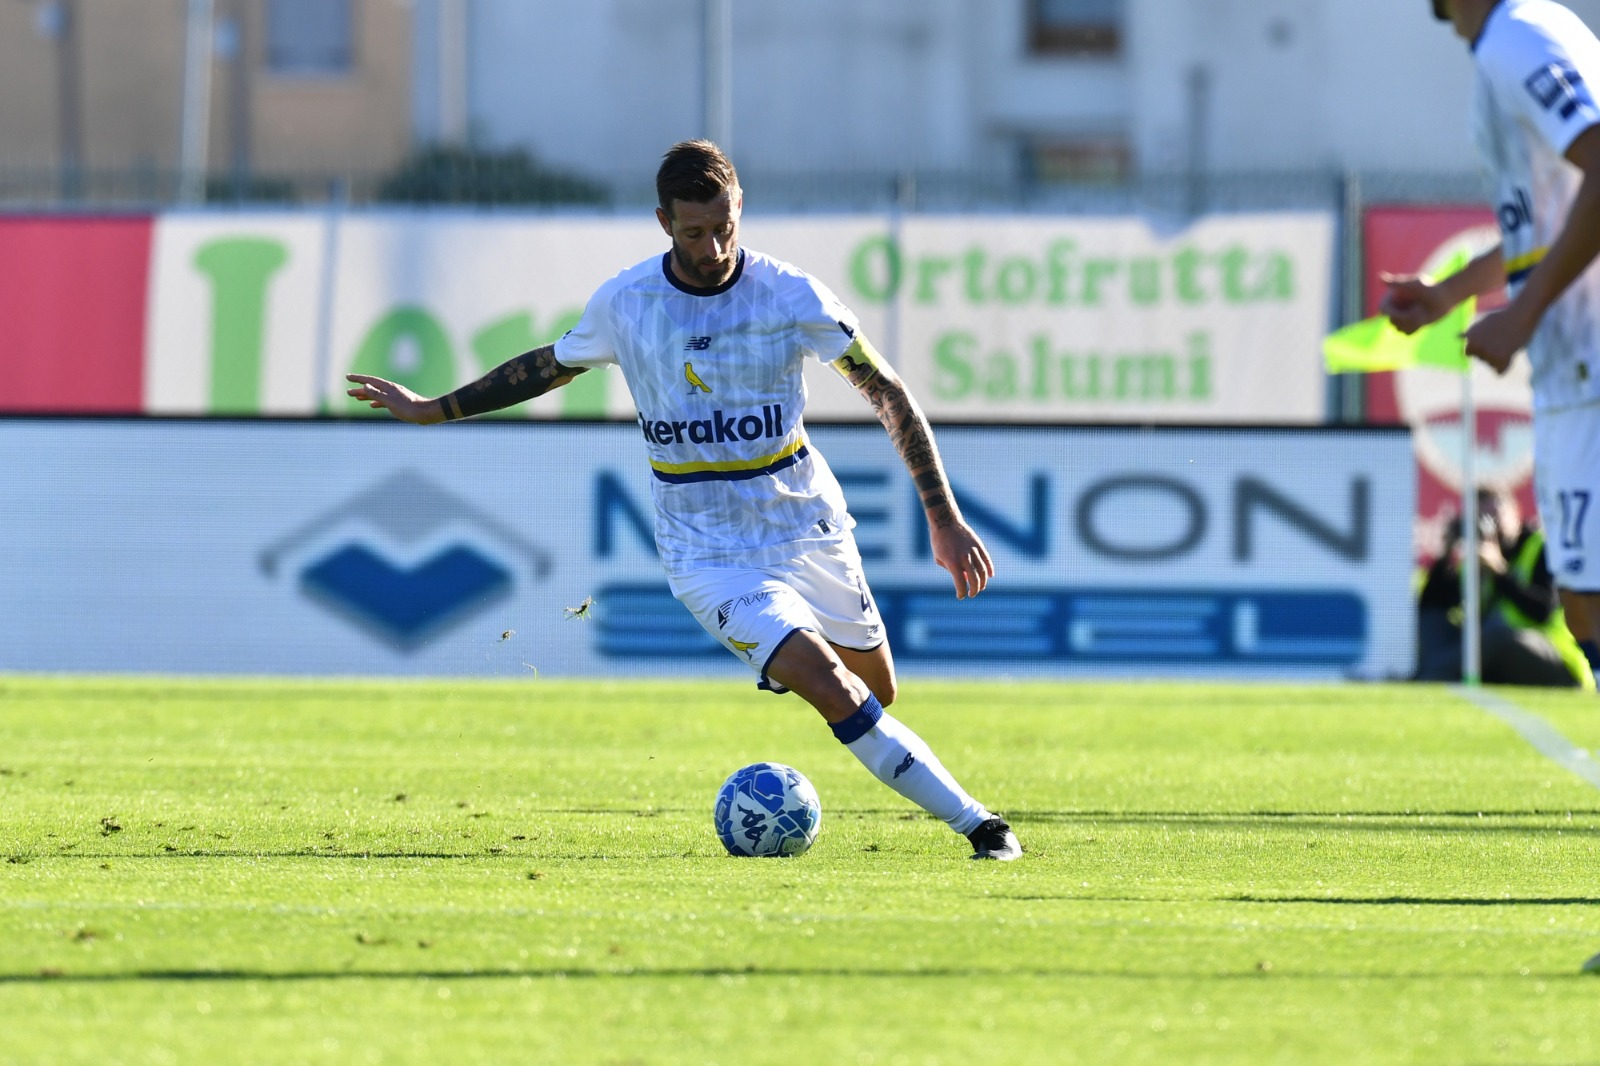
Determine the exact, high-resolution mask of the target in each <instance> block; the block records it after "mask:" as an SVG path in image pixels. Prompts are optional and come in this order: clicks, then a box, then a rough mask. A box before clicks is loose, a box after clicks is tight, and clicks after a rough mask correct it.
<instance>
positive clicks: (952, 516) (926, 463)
mask: <svg viewBox="0 0 1600 1066" xmlns="http://www.w3.org/2000/svg"><path fill="white" fill-rule="evenodd" d="M833 368H834V370H836V371H838V372H839V374H840V375H841V376H842V377H843V378H844V379H845V380H846V381H848V382H849V383H850V384H851V385H853V386H855V388H856V391H857V392H859V393H861V395H863V396H865V397H866V398H867V402H868V403H870V404H872V410H873V411H874V412H876V414H877V416H878V421H879V422H882V423H883V428H884V429H886V430H888V431H889V440H890V442H891V443H893V444H894V448H895V451H897V452H899V453H900V458H901V460H902V461H903V462H904V463H905V464H906V469H907V470H908V471H910V472H911V480H912V483H913V484H915V485H916V487H917V495H918V496H919V497H920V498H921V500H922V509H923V510H924V511H925V512H926V513H927V515H928V524H929V525H930V526H945V525H949V524H951V523H952V522H955V521H958V520H959V519H960V517H961V511H960V509H959V508H957V507H956V498H955V493H954V492H952V491H951V489H950V481H949V479H948V478H947V477H945V473H944V463H943V462H942V461H941V460H940V459H939V449H938V448H937V447H936V446H935V445H934V443H933V429H932V428H931V427H930V426H929V425H928V419H927V418H926V417H925V416H924V415H923V413H922V409H921V408H920V407H918V406H917V401H916V400H915V399H913V398H912V396H911V393H910V392H909V391H908V390H907V389H906V385H905V382H903V381H901V380H900V375H899V374H897V373H895V371H894V368H893V367H891V366H890V365H889V364H888V363H886V362H884V361H883V357H882V356H880V355H879V354H878V353H877V351H876V350H875V349H874V348H873V347H872V345H871V344H869V343H867V340H866V338H865V337H863V336H861V335H860V334H857V335H856V338H855V342H854V343H852V344H851V345H850V347H849V349H848V350H847V351H846V352H845V353H844V354H843V355H841V356H840V357H839V358H838V359H835V360H834V361H833Z"/></svg>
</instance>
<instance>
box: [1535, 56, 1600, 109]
mask: <svg viewBox="0 0 1600 1066" xmlns="http://www.w3.org/2000/svg"><path fill="white" fill-rule="evenodd" d="M1523 84H1524V85H1526V86H1527V87H1528V92H1530V93H1532V94H1533V98H1534V99H1535V100H1537V101H1538V102H1539V106H1540V107H1542V108H1544V109H1545V110H1546V111H1555V112H1556V113H1557V114H1558V115H1560V116H1561V117H1562V118H1563V119H1568V118H1571V117H1572V116H1573V115H1574V114H1576V113H1577V110H1578V108H1580V107H1582V106H1583V105H1584V104H1589V105H1590V106H1593V104H1594V101H1593V100H1591V99H1590V98H1589V90H1588V89H1587V88H1586V87H1585V86H1584V84H1583V76H1582V75H1580V74H1579V73H1578V72H1577V71H1576V70H1574V69H1573V68H1571V67H1569V66H1566V65H1564V64H1561V63H1551V64H1550V65H1549V66H1547V67H1543V68H1541V69H1540V70H1537V71H1535V72H1534V73H1533V74H1532V75H1531V76H1530V77H1529V78H1528V79H1527V80H1526V81H1525V82H1523Z"/></svg>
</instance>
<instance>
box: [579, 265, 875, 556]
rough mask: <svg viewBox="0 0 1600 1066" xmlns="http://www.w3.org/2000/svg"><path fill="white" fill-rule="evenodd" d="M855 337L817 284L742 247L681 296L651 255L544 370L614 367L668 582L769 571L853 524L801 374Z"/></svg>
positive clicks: (606, 293)
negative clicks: (817, 434) (639, 448)
mask: <svg viewBox="0 0 1600 1066" xmlns="http://www.w3.org/2000/svg"><path fill="white" fill-rule="evenodd" d="M669 254H670V253H669ZM856 328H857V327H856V318H855V316H854V315H853V314H851V313H850V311H849V310H848V309H846V308H845V306H844V305H843V304H842V303H840V302H839V300H838V299H837V298H836V297H835V296H834V295H833V293H831V292H829V291H828V289H827V288H826V286H824V285H823V284H822V283H821V282H819V281H817V280H816V279H815V278H812V277H811V276H809V275H807V274H805V273H804V272H802V271H800V270H797V269H796V268H794V267H792V266H790V265H789V264H787V263H783V262H780V261H778V260H776V259H773V258H771V257H769V256H765V255H762V254H761V253H759V252H754V251H750V250H748V249H741V250H740V253H739V262H738V265H737V266H736V267H735V269H734V272H733V276H732V277H731V278H730V279H729V280H728V281H727V282H726V283H724V284H723V285H721V286H719V287H718V288H716V289H711V290H702V289H692V288H688V287H686V286H684V285H683V284H681V283H680V282H679V281H678V280H677V279H676V278H675V277H674V276H673V275H672V271H671V267H670V266H669V265H668V260H667V256H666V255H662V256H658V257H655V258H651V259H647V260H645V261H644V262H643V263H640V264H638V265H637V266H634V267H632V268H630V269H628V270H624V271H623V272H622V273H620V274H618V275H617V276H616V277H614V278H612V279H610V280H609V281H607V282H606V283H605V284H603V285H601V286H600V288H599V289H598V290H597V291H596V292H595V294H594V295H593V296H592V297H590V299H589V303H588V306H586V307H585V308H584V311H583V318H582V319H581V320H580V321H579V323H578V325H577V326H576V327H575V328H574V329H573V330H572V332H570V333H568V334H567V335H566V336H565V337H562V338H561V339H560V340H559V341H557V342H556V359H557V360H558V361H560V362H561V363H562V364H564V365H566V366H571V367H580V366H582V367H594V366H601V365H604V364H606V363H615V364H617V365H618V366H619V367H621V369H622V375H623V377H624V378H625V379H626V380H627V383H628V389H629V391H630V392H632V394H633V402H634V406H635V407H637V408H638V411H639V429H640V433H641V435H642V436H643V437H644V443H645V450H646V452H647V454H648V456H649V460H650V469H651V471H652V472H653V473H654V475H655V476H654V478H653V479H652V483H651V488H652V490H653V495H654V498H655V505H656V546H657V547H658V548H659V549H660V552H661V560H662V562H663V563H664V564H665V565H666V567H667V569H668V571H669V572H674V573H678V572H684V571H687V570H691V569H694V568H696V567H699V566H707V565H709V566H717V565H724V566H726V565H752V566H761V565H766V564H770V563H775V562H778V561H780V560H783V559H786V558H790V557H793V556H796V555H799V554H802V553H805V552H809V551H813V550H815V549H817V548H820V547H822V546H824V545H828V544H832V543H835V542H837V541H838V540H840V539H841V538H842V537H843V536H844V535H845V530H846V529H848V528H849V527H850V526H852V525H853V524H854V521H853V520H852V519H851V518H850V516H849V514H848V513H847V512H846V511H845V502H844V494H843V492H841V491H840V489H839V482H838V481H837V480H836V479H835V478H834V476H833V472H832V471H831V470H830V469H829V468H828V464H827V462H826V461H824V460H823V458H822V456H821V455H819V454H817V452H816V451H815V449H813V448H812V447H811V446H810V444H809V443H808V442H807V440H806V434H805V426H804V425H803V423H802V421H801V413H802V412H803V410H804V409H805V403H806V386H805V380H804V377H803V375H802V373H801V371H802V367H803V365H804V362H803V361H804V360H805V359H806V358H807V357H811V358H815V359H819V360H821V361H823V362H825V363H831V362H833V361H834V360H835V359H837V358H839V357H840V356H841V355H843V354H844V353H845V351H846V349H848V348H849V346H850V344H851V343H852V339H853V338H854V336H855V331H856Z"/></svg>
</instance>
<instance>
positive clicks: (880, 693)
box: [828, 641, 898, 707]
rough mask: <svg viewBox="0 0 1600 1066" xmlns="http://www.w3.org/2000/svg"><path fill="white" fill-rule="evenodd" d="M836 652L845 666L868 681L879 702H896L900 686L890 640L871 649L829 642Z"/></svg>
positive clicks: (885, 704) (868, 685)
mask: <svg viewBox="0 0 1600 1066" xmlns="http://www.w3.org/2000/svg"><path fill="white" fill-rule="evenodd" d="M828 646H829V647H830V648H832V649H833V651H834V654H836V655H838V656H839V658H840V659H842V660H843V661H844V665H845V667H846V668H847V669H848V670H849V671H850V672H851V673H852V674H855V675H856V676H857V677H859V678H860V679H861V680H863V681H865V682H866V683H867V687H868V688H870V689H872V694H873V695H874V696H876V697H878V702H879V703H881V704H883V705H884V706H885V707H887V706H889V705H890V704H892V703H893V702H894V698H895V696H896V695H897V693H898V687H897V685H896V684H895V678H894V657H893V656H892V655H890V654H889V642H888V641H884V642H883V643H882V644H879V645H878V646H877V647H876V648H873V649H872V650H871V651H855V650H854V649H852V648H841V647H839V645H837V644H834V643H832V642H831V641H830V642H829V644H828Z"/></svg>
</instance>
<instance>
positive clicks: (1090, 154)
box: [1023, 134, 1132, 185]
mask: <svg viewBox="0 0 1600 1066" xmlns="http://www.w3.org/2000/svg"><path fill="white" fill-rule="evenodd" d="M1023 160H1024V164H1025V166H1026V172H1027V175H1028V177H1029V179H1030V180H1032V181H1035V182H1038V183H1039V184H1042V185H1058V184H1096V185H1099V184H1106V185H1114V184H1117V183H1119V182H1122V181H1126V180H1127V178H1128V175H1129V172H1130V171H1131V170H1132V157H1131V153H1130V152H1129V151H1128V142H1127V141H1125V140H1123V139H1122V138H1121V137H1119V136H1116V135H1114V134H1108V135H1105V136H1088V137H1074V138H1043V137H1041V138H1033V139H1030V140H1028V141H1026V142H1025V143H1024V145H1023Z"/></svg>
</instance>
